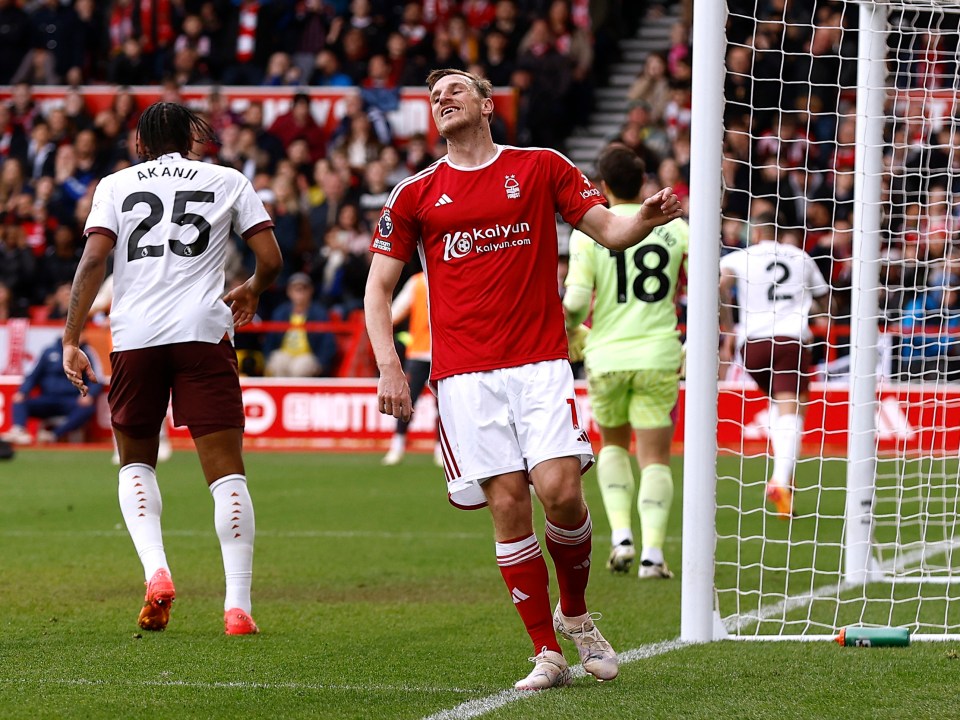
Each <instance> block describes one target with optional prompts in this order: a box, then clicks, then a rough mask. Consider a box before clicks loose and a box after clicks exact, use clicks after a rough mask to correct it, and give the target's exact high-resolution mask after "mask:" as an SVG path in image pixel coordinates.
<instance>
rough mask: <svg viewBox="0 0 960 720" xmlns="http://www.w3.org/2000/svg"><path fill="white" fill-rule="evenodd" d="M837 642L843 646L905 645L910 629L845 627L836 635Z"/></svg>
mask: <svg viewBox="0 0 960 720" xmlns="http://www.w3.org/2000/svg"><path fill="white" fill-rule="evenodd" d="M836 641H837V644H838V645H841V646H843V647H906V646H908V645H909V644H910V631H909V630H908V629H907V628H897V627H847V628H843V629H841V630H840V634H839V635H837V640H836Z"/></svg>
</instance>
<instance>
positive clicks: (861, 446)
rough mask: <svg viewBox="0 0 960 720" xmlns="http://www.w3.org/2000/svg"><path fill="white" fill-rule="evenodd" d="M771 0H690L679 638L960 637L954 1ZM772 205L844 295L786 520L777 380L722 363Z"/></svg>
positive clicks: (827, 333)
mask: <svg viewBox="0 0 960 720" xmlns="http://www.w3.org/2000/svg"><path fill="white" fill-rule="evenodd" d="M777 5H778V4H777V3H772V4H770V5H769V6H768V5H765V4H764V3H758V2H756V0H725V1H724V2H722V3H717V2H713V1H712V0H694V15H693V17H694V22H693V46H694V53H693V104H692V121H691V147H693V148H694V152H693V154H692V158H691V172H690V176H691V177H690V225H691V249H690V257H689V267H688V277H689V288H688V293H687V297H688V305H687V341H686V342H687V377H686V395H685V413H684V415H685V437H684V470H683V484H684V494H683V527H682V537H683V559H682V588H681V592H682V602H681V639H682V640H683V641H685V642H706V641H710V640H718V639H724V638H728V637H729V638H734V639H759V640H821V639H827V638H832V637H834V636H835V635H836V634H837V632H838V631H839V629H840V628H842V627H845V626H849V625H867V626H871V625H872V626H885V625H895V626H901V627H908V628H909V629H910V630H911V633H912V635H913V637H914V638H915V639H923V640H943V639H951V640H954V639H960V552H957V551H958V550H960V462H958V456H960V211H958V210H956V209H955V208H960V80H958V79H957V78H958V77H960V0H862V1H861V0H843V1H840V2H829V3H827V2H818V1H814V0H811V2H810V3H789V2H787V3H784V4H783V9H782V10H781V13H782V14H781V15H780V16H779V17H773V16H771V15H767V16H764V15H761V14H760V12H759V9H758V8H760V7H777ZM791 8H792V10H791ZM798 8H800V10H799V11H798ZM803 13H806V16H805V17H804V16H803ZM744 28H747V29H748V31H749V32H746V33H745V32H744ZM778 43H779V45H778ZM745 58H747V60H745ZM774 61H776V62H778V63H779V65H777V66H776V67H778V68H779V72H780V75H779V76H778V77H771V75H770V69H771V67H774V65H772V63H773V62H774ZM745 62H746V63H748V64H746V65H745V64H744V63H745ZM833 67H836V68H837V71H836V73H834V74H833V75H830V74H829V73H825V72H824V68H827V69H830V68H833ZM851 69H853V70H855V72H850V70H851ZM731 78H733V80H732V81H731ZM825 78H826V79H825ZM831 78H832V79H831ZM741 88H748V91H747V93H746V97H747V98H748V99H747V100H744V99H743V96H742V95H738V96H735V97H734V96H731V97H727V93H730V92H731V91H733V92H738V91H739V89H741ZM759 88H762V90H760V89H759ZM751 92H752V95H751V94H750V93H751ZM731 103H741V105H740V106H739V107H741V108H743V109H744V111H743V115H744V116H742V117H741V116H739V115H738V112H739V110H737V109H736V108H734V112H730V108H731ZM741 141H742V142H741ZM721 179H722V182H718V180H721ZM731 198H733V199H731ZM761 207H762V208H764V209H767V210H772V211H773V212H774V213H775V215H776V217H777V218H778V220H777V224H778V231H779V232H780V233H789V234H792V235H793V237H794V239H795V241H796V242H797V243H798V244H801V245H802V246H803V247H804V249H805V250H807V252H808V253H810V254H811V255H812V256H813V257H814V259H815V260H816V262H817V265H818V266H819V267H820V268H821V270H822V272H823V274H824V276H825V277H826V279H827V281H828V283H830V284H831V285H832V287H833V293H834V295H835V296H839V297H842V302H841V303H840V307H839V308H837V309H836V310H835V312H833V314H832V316H831V318H830V320H829V322H827V323H826V324H825V325H823V326H821V327H818V328H817V338H816V340H815V343H814V356H815V357H814V359H815V368H814V371H813V376H812V377H811V378H810V379H811V381H812V382H811V389H810V398H809V402H808V403H807V404H806V423H805V426H804V432H803V436H802V437H803V443H802V448H803V450H802V453H801V457H800V459H799V461H798V462H797V466H796V475H795V487H796V492H795V495H794V498H795V499H794V510H795V516H794V517H793V518H791V519H789V520H783V519H781V518H779V517H777V516H776V514H775V513H773V512H771V509H770V507H769V506H768V505H767V504H766V503H765V502H764V489H765V485H766V482H767V479H768V477H769V476H770V472H771V467H772V464H771V460H770V453H771V438H770V436H771V433H770V422H771V420H770V415H769V414H768V409H767V403H766V400H765V398H764V397H763V396H762V394H761V393H760V392H759V390H758V389H757V388H756V386H755V384H753V382H752V381H751V379H750V378H749V376H748V375H747V374H746V373H745V372H744V371H743V370H742V367H737V365H736V363H734V364H733V365H732V366H731V367H729V368H723V371H724V374H723V376H722V377H721V378H720V379H719V382H718V363H717V355H718V353H717V348H718V342H719V336H718V325H717V308H718V302H719V296H718V292H717V278H718V272H719V271H718V267H719V258H720V254H721V248H723V250H724V251H727V250H730V249H731V248H730V247H729V246H728V245H727V243H728V242H729V240H730V238H731V237H733V238H734V239H736V234H735V233H734V234H733V235H732V236H731V233H730V232H729V230H728V228H729V227H733V228H737V227H739V228H742V229H743V232H742V235H744V236H748V235H749V232H750V226H751V217H752V215H753V214H755V213H757V212H758V211H759V210H760V209H761ZM718 237H723V243H718V242H717V238H718Z"/></svg>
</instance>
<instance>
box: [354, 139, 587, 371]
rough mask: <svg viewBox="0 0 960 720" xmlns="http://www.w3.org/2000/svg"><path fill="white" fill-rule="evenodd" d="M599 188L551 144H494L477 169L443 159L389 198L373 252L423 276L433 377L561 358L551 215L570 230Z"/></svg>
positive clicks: (562, 347) (560, 310) (563, 355)
mask: <svg viewBox="0 0 960 720" xmlns="http://www.w3.org/2000/svg"><path fill="white" fill-rule="evenodd" d="M603 202H604V198H603V196H602V195H601V194H600V191H599V190H597V188H595V187H594V186H593V184H592V183H591V182H590V181H589V180H588V179H587V178H586V176H585V175H583V173H581V172H580V170H579V169H577V167H576V166H575V165H574V164H573V163H572V162H570V161H569V160H568V159H567V158H565V157H564V156H563V155H561V154H560V153H558V152H555V151H553V150H545V149H540V148H530V149H525V148H514V147H508V146H498V147H497V154H496V155H495V156H494V157H493V158H492V159H491V160H490V161H489V162H487V163H485V164H484V165H481V166H480V167H475V168H465V167H459V166H457V165H454V164H453V163H451V162H450V161H449V160H448V159H447V158H441V159H440V160H438V161H437V162H435V163H434V164H433V165H431V166H430V167H428V168H427V169H425V170H423V171H422V172H420V173H417V174H416V175H413V176H412V177H409V178H407V179H406V180H404V181H403V182H401V183H400V184H399V185H397V187H396V188H394V190H393V192H392V193H391V194H390V197H389V198H388V199H387V203H386V205H385V206H384V209H383V214H382V215H381V216H380V222H379V224H378V227H377V230H376V232H375V233H374V236H373V242H372V244H371V247H370V249H371V250H372V251H373V252H378V253H382V254H384V255H389V256H390V257H394V258H398V259H400V260H403V261H404V262H406V261H408V260H409V259H410V257H411V256H412V254H413V251H414V249H415V248H416V247H417V244H418V243H419V245H420V253H421V259H422V261H423V267H424V271H425V273H426V276H427V286H428V291H429V300H430V333H431V336H432V341H433V367H432V370H431V377H432V379H433V380H440V379H442V378H445V377H449V376H451V375H459V374H460V373H467V372H478V371H483V370H495V369H499V368H507V367H516V366H517V365H525V364H527V363H534V362H540V361H542V360H557V359H561V358H566V357H567V337H566V333H565V331H564V327H563V308H562V306H561V304H560V294H559V291H558V287H557V272H556V270H557V226H556V220H555V213H560V215H561V216H562V217H563V219H564V220H566V221H567V222H568V223H570V224H571V225H574V226H576V224H577V223H579V222H580V219H581V218H582V217H583V215H584V214H585V213H586V212H587V210H589V209H590V208H591V207H593V206H594V205H600V204H602V203H603Z"/></svg>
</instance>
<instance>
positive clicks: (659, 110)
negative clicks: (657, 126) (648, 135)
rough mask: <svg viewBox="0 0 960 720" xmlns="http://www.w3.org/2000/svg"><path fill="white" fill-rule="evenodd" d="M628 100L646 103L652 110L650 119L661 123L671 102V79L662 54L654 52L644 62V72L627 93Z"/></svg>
mask: <svg viewBox="0 0 960 720" xmlns="http://www.w3.org/2000/svg"><path fill="white" fill-rule="evenodd" d="M627 100H629V101H632V102H635V101H638V100H643V101H645V102H646V103H647V104H648V105H649V108H650V119H651V120H652V121H653V122H655V123H659V122H661V121H662V120H663V113H664V110H666V109H667V103H668V102H669V101H670V78H669V77H668V76H667V61H666V60H665V59H664V57H663V55H661V54H660V53H656V52H652V53H650V54H649V55H647V58H646V60H644V62H643V71H642V72H641V73H640V74H639V75H638V76H637V79H636V80H634V81H633V84H632V85H631V86H630V89H629V90H628V91H627Z"/></svg>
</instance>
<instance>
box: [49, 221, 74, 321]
mask: <svg viewBox="0 0 960 720" xmlns="http://www.w3.org/2000/svg"><path fill="white" fill-rule="evenodd" d="M81 254H82V253H81V250H80V248H79V247H78V246H77V231H76V228H75V226H73V225H72V224H70V225H67V224H65V225H58V226H57V228H56V229H55V230H54V231H53V242H52V244H51V245H50V246H48V247H47V249H46V250H45V251H44V253H43V257H42V258H40V265H39V273H38V275H39V280H40V284H41V286H42V288H43V293H44V294H49V293H52V292H53V291H54V289H55V288H57V287H58V286H60V285H63V284H64V283H66V284H67V285H69V284H71V283H72V281H73V278H74V277H75V276H76V274H77V266H78V265H79V264H80V256H81ZM64 317H66V316H65V315H64Z"/></svg>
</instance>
